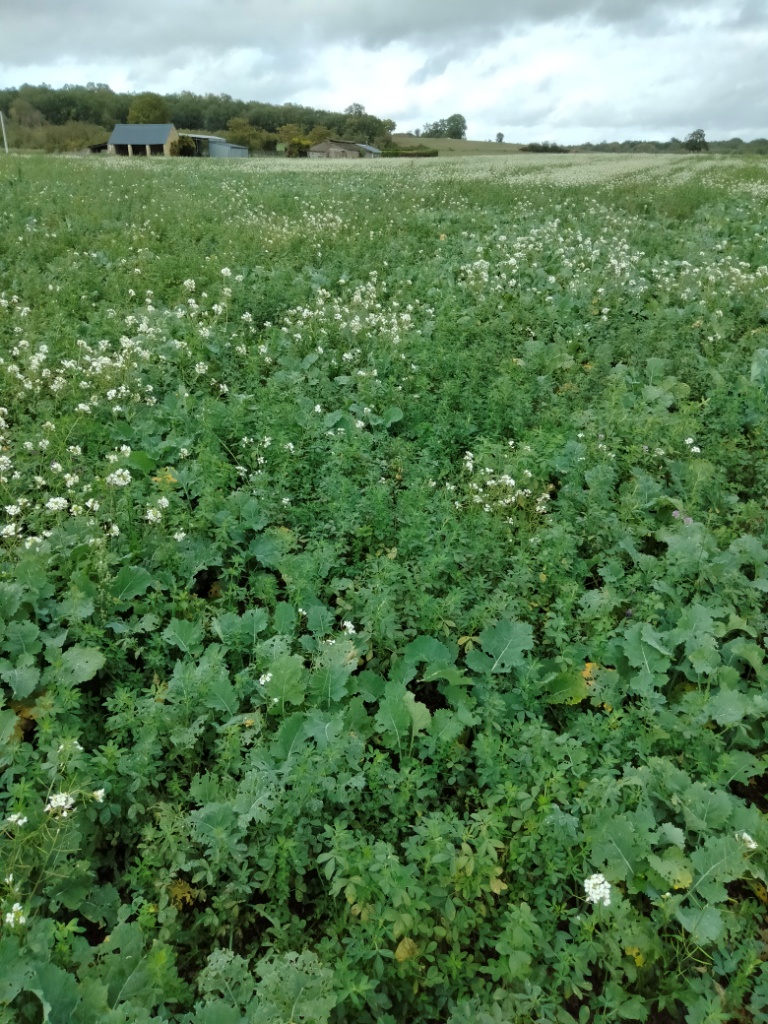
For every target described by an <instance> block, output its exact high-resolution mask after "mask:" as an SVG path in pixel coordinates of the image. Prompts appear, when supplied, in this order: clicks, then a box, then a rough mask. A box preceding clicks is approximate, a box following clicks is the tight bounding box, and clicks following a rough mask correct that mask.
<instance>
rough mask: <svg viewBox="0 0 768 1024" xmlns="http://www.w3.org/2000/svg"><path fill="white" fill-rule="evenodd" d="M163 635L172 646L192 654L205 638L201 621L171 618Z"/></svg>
mask: <svg viewBox="0 0 768 1024" xmlns="http://www.w3.org/2000/svg"><path fill="white" fill-rule="evenodd" d="M161 636H162V638H163V640H165V642H166V643H167V644H170V646H171V647H178V648H179V650H181V651H183V652H184V653H185V654H192V653H193V652H194V651H195V650H196V649H197V648H198V645H199V644H200V641H201V640H202V639H203V627H202V624H201V623H199V622H188V621H187V620H186V619H171V621H170V623H169V624H168V625H167V626H166V627H165V629H164V630H163V632H162V633H161Z"/></svg>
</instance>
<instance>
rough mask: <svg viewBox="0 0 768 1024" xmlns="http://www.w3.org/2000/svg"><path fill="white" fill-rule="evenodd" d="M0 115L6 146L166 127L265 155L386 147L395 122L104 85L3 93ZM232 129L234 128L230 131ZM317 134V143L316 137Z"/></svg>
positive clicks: (350, 110) (76, 143)
mask: <svg viewBox="0 0 768 1024" xmlns="http://www.w3.org/2000/svg"><path fill="white" fill-rule="evenodd" d="M0 110H2V111H4V113H5V115H6V118H7V122H8V134H9V142H10V144H11V145H12V146H14V147H22V148H32V149H48V150H60V149H79V148H82V147H83V146H87V145H91V144H93V143H97V142H100V141H105V140H106V137H107V135H108V133H109V132H110V131H111V130H112V128H113V127H114V125H115V124H121V123H126V122H133V123H152V122H155V123H165V122H171V123H172V124H174V125H175V126H176V127H177V128H179V129H182V130H184V129H186V130H188V131H194V130H197V131H201V132H207V133H211V134H227V135H228V137H230V136H235V135H237V136H238V138H235V137H231V138H230V141H233V142H236V141H242V137H243V136H245V138H246V141H245V142H243V144H245V145H248V146H249V148H251V149H259V148H270V145H272V146H274V144H275V143H276V142H278V141H286V142H288V143H290V142H291V141H293V139H294V138H300V139H307V138H313V141H320V138H317V136H318V134H319V135H320V136H321V138H341V139H348V140H350V141H355V142H365V143H369V144H372V145H376V144H378V143H386V142H387V141H388V140H389V139H390V137H391V134H392V132H393V131H394V130H395V127H396V125H395V122H394V121H391V120H389V119H387V118H379V117H376V116H374V115H373V114H369V113H368V112H367V111H366V110H365V107H363V106H362V105H361V104H359V103H353V104H351V105H350V106H349V107H347V108H346V110H344V111H332V110H322V109H317V108H314V107H306V106H302V105H300V104H296V103H282V104H277V103H262V102H259V101H255V100H238V99H234V98H233V97H232V96H229V95H227V94H226V93H221V94H219V95H216V94H214V93H206V94H198V93H193V92H190V91H188V90H184V91H182V92H178V93H169V94H165V95H160V94H158V93H140V94H138V95H136V94H134V93H121V92H114V91H113V90H112V89H111V88H110V87H109V86H108V85H103V84H96V83H93V82H90V83H88V85H65V86H63V87H62V88H61V89H54V88H52V87H51V86H49V85H22V86H20V87H19V88H10V89H0ZM232 122H234V124H232ZM313 132H314V136H313Z"/></svg>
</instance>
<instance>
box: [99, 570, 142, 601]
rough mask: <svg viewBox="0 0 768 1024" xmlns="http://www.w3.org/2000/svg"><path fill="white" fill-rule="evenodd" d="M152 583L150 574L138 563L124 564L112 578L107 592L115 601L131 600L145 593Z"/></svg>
mask: <svg viewBox="0 0 768 1024" xmlns="http://www.w3.org/2000/svg"><path fill="white" fill-rule="evenodd" d="M151 584H152V576H151V575H150V573H148V572H147V570H146V569H143V568H142V567H141V566H140V565H125V566H123V568H122V569H121V570H120V572H119V573H118V574H117V576H115V578H114V580H112V585H111V586H110V588H109V592H110V594H111V595H112V597H114V599H115V600H116V601H131V600H133V598H134V597H139V596H140V595H141V594H145V593H146V592H147V590H148V589H149V587H150V586H151Z"/></svg>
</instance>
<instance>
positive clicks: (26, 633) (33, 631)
mask: <svg viewBox="0 0 768 1024" xmlns="http://www.w3.org/2000/svg"><path fill="white" fill-rule="evenodd" d="M39 635H40V630H39V629H38V628H37V626H36V625H35V623H34V622H10V623H9V624H8V625H7V626H6V629H5V642H4V644H3V647H4V649H5V650H6V651H7V652H8V655H9V657H11V658H18V657H19V655H22V654H39V653H40V651H41V650H42V646H43V645H42V644H41V643H40V640H39V639H38V637H39Z"/></svg>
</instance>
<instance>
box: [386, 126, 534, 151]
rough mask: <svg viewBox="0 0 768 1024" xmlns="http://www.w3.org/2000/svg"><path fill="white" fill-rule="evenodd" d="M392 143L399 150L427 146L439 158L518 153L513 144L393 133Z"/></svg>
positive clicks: (516, 147) (517, 147) (517, 148)
mask: <svg viewBox="0 0 768 1024" xmlns="http://www.w3.org/2000/svg"><path fill="white" fill-rule="evenodd" d="M392 141H393V142H394V144H395V145H396V146H400V148H401V149H408V148H409V147H411V146H427V147H429V149H436V150H438V152H439V154H440V156H505V155H506V156H510V155H511V154H513V153H518V152H519V151H520V146H519V145H517V144H516V143H514V142H481V141H479V140H472V139H433V138H431V137H430V136H427V135H425V136H423V137H421V136H419V137H416V136H415V135H406V134H404V133H402V134H401V133H399V132H397V133H395V134H394V135H393V136H392Z"/></svg>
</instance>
